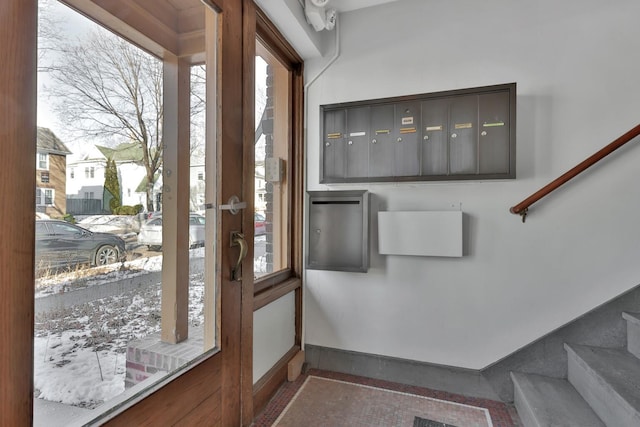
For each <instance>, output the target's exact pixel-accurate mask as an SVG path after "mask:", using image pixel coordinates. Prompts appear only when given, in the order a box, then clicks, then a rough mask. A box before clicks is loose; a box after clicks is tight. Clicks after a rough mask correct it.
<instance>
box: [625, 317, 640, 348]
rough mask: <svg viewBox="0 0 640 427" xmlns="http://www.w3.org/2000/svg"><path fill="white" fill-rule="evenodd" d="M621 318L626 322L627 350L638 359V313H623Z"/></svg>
mask: <svg viewBox="0 0 640 427" xmlns="http://www.w3.org/2000/svg"><path fill="white" fill-rule="evenodd" d="M622 318H623V319H624V320H626V321H627V350H628V351H629V353H631V354H633V355H634V356H635V357H637V358H640V313H631V312H624V313H622Z"/></svg>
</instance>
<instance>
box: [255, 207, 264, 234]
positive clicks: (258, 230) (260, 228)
mask: <svg viewBox="0 0 640 427" xmlns="http://www.w3.org/2000/svg"><path fill="white" fill-rule="evenodd" d="M253 223H254V226H255V235H256V236H260V235H262V234H267V223H266V219H265V217H264V215H262V214H260V213H258V212H256V213H255V214H254V216H253Z"/></svg>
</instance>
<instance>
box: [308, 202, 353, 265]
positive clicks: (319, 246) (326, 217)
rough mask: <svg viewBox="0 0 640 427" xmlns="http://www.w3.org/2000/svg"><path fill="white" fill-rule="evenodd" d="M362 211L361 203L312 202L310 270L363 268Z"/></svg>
mask: <svg viewBox="0 0 640 427" xmlns="http://www.w3.org/2000/svg"><path fill="white" fill-rule="evenodd" d="M362 209H363V207H362V202H361V201H360V200H314V199H311V200H310V201H309V256H308V267H309V268H312V269H313V268H320V269H328V270H359V269H362V268H363V266H362V262H363V256H362V251H363V246H362V245H363V228H362Z"/></svg>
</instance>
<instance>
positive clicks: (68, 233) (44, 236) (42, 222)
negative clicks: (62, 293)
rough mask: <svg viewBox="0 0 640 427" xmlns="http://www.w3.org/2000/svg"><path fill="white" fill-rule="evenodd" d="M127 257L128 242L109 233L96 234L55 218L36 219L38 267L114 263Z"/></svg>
mask: <svg viewBox="0 0 640 427" xmlns="http://www.w3.org/2000/svg"><path fill="white" fill-rule="evenodd" d="M125 259H126V251H125V243H124V240H122V239H121V238H120V237H118V236H115V235H113V234H109V233H96V232H93V231H90V230H87V229H86V228H83V227H80V226H78V225H75V224H71V223H68V222H66V221H62V220H55V219H38V220H36V269H38V270H42V269H48V268H53V269H57V268H60V267H69V266H75V265H82V264H89V265H92V266H98V265H107V264H113V263H116V262H121V261H124V260H125Z"/></svg>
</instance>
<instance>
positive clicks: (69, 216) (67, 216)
mask: <svg viewBox="0 0 640 427" xmlns="http://www.w3.org/2000/svg"><path fill="white" fill-rule="evenodd" d="M62 219H63V220H65V221H67V222H70V223H71V224H75V223H76V222H77V221H76V218H75V217H74V216H73V215H72V214H70V213H68V214H65V215H64V216H63V217H62Z"/></svg>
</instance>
